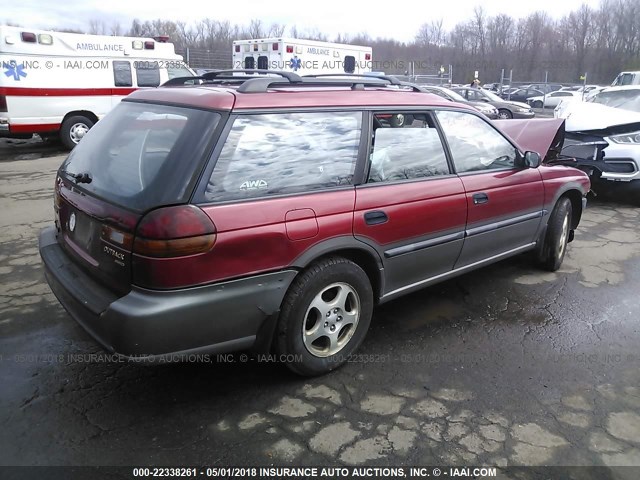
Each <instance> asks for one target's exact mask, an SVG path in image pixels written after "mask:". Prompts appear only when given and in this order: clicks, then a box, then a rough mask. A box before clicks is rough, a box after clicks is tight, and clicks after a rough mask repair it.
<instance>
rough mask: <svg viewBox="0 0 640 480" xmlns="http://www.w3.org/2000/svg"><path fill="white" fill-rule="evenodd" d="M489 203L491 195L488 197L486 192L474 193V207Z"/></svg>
mask: <svg viewBox="0 0 640 480" xmlns="http://www.w3.org/2000/svg"><path fill="white" fill-rule="evenodd" d="M488 201H489V195H487V194H486V193H484V192H481V193H474V194H473V204H474V205H481V204H483V203H487V202H488Z"/></svg>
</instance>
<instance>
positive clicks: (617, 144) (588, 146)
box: [554, 85, 640, 186]
mask: <svg viewBox="0 0 640 480" xmlns="http://www.w3.org/2000/svg"><path fill="white" fill-rule="evenodd" d="M554 116H555V117H556V118H564V119H565V131H566V137H565V144H564V148H563V153H565V154H566V155H569V156H575V157H580V159H581V160H579V163H580V165H582V166H588V167H589V168H592V169H593V172H592V173H595V177H596V178H597V179H602V180H611V181H617V182H632V183H634V184H635V185H636V186H640V85H633V86H625V87H609V88H606V89H604V90H602V91H601V92H599V93H597V94H596V95H594V96H593V97H592V98H590V99H589V100H588V101H584V102H580V101H574V102H566V103H563V104H562V105H561V106H560V107H559V108H557V109H556V110H555V111H554ZM578 151H581V152H591V153H589V154H588V155H584V154H580V153H577V152H578Z"/></svg>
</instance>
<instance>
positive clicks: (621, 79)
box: [612, 73, 636, 86]
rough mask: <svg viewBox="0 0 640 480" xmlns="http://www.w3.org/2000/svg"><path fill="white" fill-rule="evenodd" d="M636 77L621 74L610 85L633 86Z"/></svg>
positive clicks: (629, 74)
mask: <svg viewBox="0 0 640 480" xmlns="http://www.w3.org/2000/svg"><path fill="white" fill-rule="evenodd" d="M635 77H636V75H635V74H634V73H621V74H620V75H618V77H617V78H616V79H615V80H614V81H613V83H612V85H617V86H620V85H634V84H635V82H634V80H635Z"/></svg>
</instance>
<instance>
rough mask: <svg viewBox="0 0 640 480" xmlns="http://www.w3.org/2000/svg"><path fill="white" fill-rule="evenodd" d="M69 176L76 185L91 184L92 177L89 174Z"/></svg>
mask: <svg viewBox="0 0 640 480" xmlns="http://www.w3.org/2000/svg"><path fill="white" fill-rule="evenodd" d="M71 176H72V177H73V178H74V179H75V180H76V183H91V182H92V181H93V177H92V176H91V174H90V173H88V172H85V173H72V174H71Z"/></svg>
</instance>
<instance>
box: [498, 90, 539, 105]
mask: <svg viewBox="0 0 640 480" xmlns="http://www.w3.org/2000/svg"><path fill="white" fill-rule="evenodd" d="M539 95H544V93H543V92H541V91H540V90H535V89H533V88H518V89H516V90H514V91H512V92H509V93H507V95H502V98H504V99H506V100H510V101H514V102H522V103H527V99H528V98H530V97H537V96H539Z"/></svg>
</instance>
